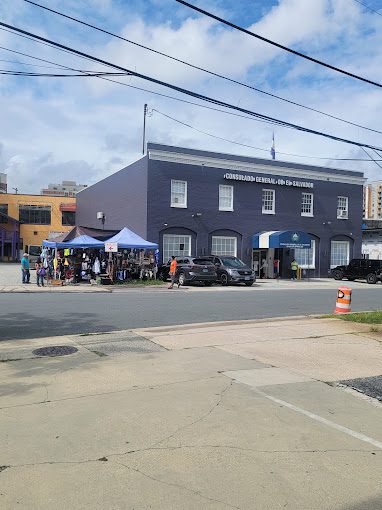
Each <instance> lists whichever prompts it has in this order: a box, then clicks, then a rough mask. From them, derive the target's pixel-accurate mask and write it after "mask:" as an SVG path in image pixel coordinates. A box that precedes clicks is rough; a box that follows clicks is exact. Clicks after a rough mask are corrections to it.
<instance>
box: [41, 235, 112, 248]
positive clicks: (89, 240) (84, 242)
mask: <svg viewBox="0 0 382 510" xmlns="http://www.w3.org/2000/svg"><path fill="white" fill-rule="evenodd" d="M42 245H43V246H45V247H46V248H103V247H104V243H103V241H98V239H94V237H91V236H88V235H82V236H78V237H75V238H74V239H71V240H70V241H59V242H55V241H54V240H52V241H47V240H45V241H43V242H42Z"/></svg>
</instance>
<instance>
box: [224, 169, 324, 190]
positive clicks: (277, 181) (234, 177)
mask: <svg viewBox="0 0 382 510" xmlns="http://www.w3.org/2000/svg"><path fill="white" fill-rule="evenodd" d="M224 179H227V180H229V181H244V182H255V183H260V184H274V185H275V186H292V187H294V188H313V187H314V184H313V182H307V181H296V180H295V179H286V178H285V179H283V178H278V177H263V176H262V175H248V174H232V173H228V172H227V173H225V174H224Z"/></svg>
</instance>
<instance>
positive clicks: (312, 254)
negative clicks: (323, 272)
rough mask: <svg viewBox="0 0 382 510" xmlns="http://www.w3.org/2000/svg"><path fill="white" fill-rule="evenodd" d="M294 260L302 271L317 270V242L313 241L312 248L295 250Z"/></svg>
mask: <svg viewBox="0 0 382 510" xmlns="http://www.w3.org/2000/svg"><path fill="white" fill-rule="evenodd" d="M294 258H295V259H296V262H297V263H298V265H299V266H300V267H301V269H316V241H315V240H314V239H312V241H311V246H310V248H295V249H294Z"/></svg>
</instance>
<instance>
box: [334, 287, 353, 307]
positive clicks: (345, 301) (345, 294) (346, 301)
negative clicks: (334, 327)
mask: <svg viewBox="0 0 382 510" xmlns="http://www.w3.org/2000/svg"><path fill="white" fill-rule="evenodd" d="M351 293H352V290H351V289H350V288H349V287H339V288H338V292H337V301H336V308H335V310H334V313H349V312H351V306H350V305H351Z"/></svg>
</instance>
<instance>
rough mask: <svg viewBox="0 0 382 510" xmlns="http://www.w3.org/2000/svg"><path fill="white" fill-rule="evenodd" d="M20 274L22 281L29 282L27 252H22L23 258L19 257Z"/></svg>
mask: <svg viewBox="0 0 382 510" xmlns="http://www.w3.org/2000/svg"><path fill="white" fill-rule="evenodd" d="M21 274H22V282H23V283H29V280H30V277H31V274H30V271H29V255H28V253H24V255H23V258H22V259H21Z"/></svg>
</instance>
